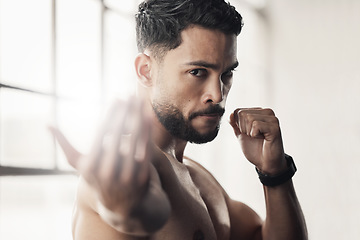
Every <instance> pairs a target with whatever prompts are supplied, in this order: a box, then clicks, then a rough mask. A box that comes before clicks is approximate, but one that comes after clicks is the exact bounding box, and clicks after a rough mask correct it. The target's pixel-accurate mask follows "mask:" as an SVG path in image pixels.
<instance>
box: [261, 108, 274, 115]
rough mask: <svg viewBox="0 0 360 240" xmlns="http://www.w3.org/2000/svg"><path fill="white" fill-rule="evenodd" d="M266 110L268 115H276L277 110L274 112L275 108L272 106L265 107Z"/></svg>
mask: <svg viewBox="0 0 360 240" xmlns="http://www.w3.org/2000/svg"><path fill="white" fill-rule="evenodd" d="M264 112H265V113H266V114H267V115H271V116H275V112H274V110H272V109H271V108H265V109H264Z"/></svg>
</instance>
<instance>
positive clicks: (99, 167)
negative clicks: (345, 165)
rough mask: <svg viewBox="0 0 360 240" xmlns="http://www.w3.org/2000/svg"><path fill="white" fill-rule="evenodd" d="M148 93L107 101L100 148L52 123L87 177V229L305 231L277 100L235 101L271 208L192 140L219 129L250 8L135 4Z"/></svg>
mask: <svg viewBox="0 0 360 240" xmlns="http://www.w3.org/2000/svg"><path fill="white" fill-rule="evenodd" d="M136 21H137V39H138V48H139V52H140V53H139V55H138V56H137V57H136V59H135V70H136V73H137V78H138V82H139V84H138V96H137V97H136V98H135V97H134V98H131V99H130V100H129V101H118V102H116V103H115V104H114V106H113V107H112V109H111V110H110V111H109V115H108V116H107V117H106V118H105V121H104V124H103V127H102V128H101V129H100V131H99V134H98V136H97V138H96V140H95V143H94V145H93V148H92V150H91V152H90V153H89V154H87V155H82V154H80V153H79V152H77V151H76V149H74V148H73V147H72V146H71V145H70V143H69V142H68V141H67V140H66V139H65V137H64V136H63V135H62V134H61V132H60V131H58V130H56V129H53V134H54V135H55V137H56V138H57V140H58V142H59V143H60V145H61V147H62V148H63V150H64V152H65V154H66V157H67V159H68V161H69V162H70V163H71V164H72V165H73V166H74V167H75V168H76V169H77V170H78V171H79V173H80V175H81V177H80V182H79V188H78V195H77V199H76V207H75V212H74V222H73V236H74V239H77V240H95V239H104V240H115V239H117V240H130V239H154V240H160V239H166V240H202V239H206V240H216V239H217V240H240V239H241V240H247V239H252V240H258V239H267V240H269V239H275V240H282V239H283V240H296V239H307V233H306V227H305V221H304V218H303V215H302V211H301V208H300V205H299V203H298V200H297V197H296V194H295V191H294V187H293V184H292V181H291V177H292V175H293V174H294V171H295V168H294V165H293V162H292V161H291V158H290V157H288V156H287V155H285V154H284V150H283V144H282V138H281V133H280V128H279V123H278V119H277V118H276V117H275V115H274V113H273V111H272V110H270V109H261V108H248V109H236V110H235V111H234V112H233V113H232V114H231V116H230V124H231V126H232V127H233V129H234V133H235V136H236V137H237V139H238V140H239V142H240V145H241V147H242V150H243V152H244V155H245V156H246V158H247V159H248V160H249V161H250V162H251V163H253V164H254V165H255V166H256V168H257V171H258V172H259V175H260V176H262V180H263V183H264V193H265V199H266V209H267V212H266V213H267V214H266V219H265V221H262V220H261V219H260V218H259V216H258V215H257V214H256V213H255V212H254V211H253V210H252V209H250V208H249V207H248V206H246V205H245V204H243V203H241V202H237V201H234V200H232V199H230V197H229V196H228V195H227V194H226V192H225V191H224V189H223V188H222V187H221V186H220V185H219V183H218V182H217V181H216V180H215V179H214V177H213V176H212V175H211V174H210V173H209V172H208V171H207V170H206V169H205V168H203V167H202V166H201V165H200V164H198V163H196V162H195V161H192V160H190V159H188V158H186V157H184V156H183V153H184V149H185V146H186V144H187V142H188V141H190V142H195V143H205V142H209V141H211V140H213V139H214V138H215V137H216V135H217V132H218V129H219V123H220V118H221V116H222V115H223V113H224V107H225V102H226V98H227V95H228V93H229V90H230V88H231V84H232V75H233V73H232V72H233V70H234V69H235V68H236V67H237V65H238V62H237V57H236V38H237V35H238V34H239V33H240V31H241V27H242V18H241V16H240V14H238V13H237V12H236V11H235V9H234V8H233V7H232V6H230V5H229V4H226V3H225V2H224V1H223V0H149V1H147V2H146V3H141V4H140V5H139V12H138V14H137V15H136Z"/></svg>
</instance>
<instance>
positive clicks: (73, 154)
mask: <svg viewBox="0 0 360 240" xmlns="http://www.w3.org/2000/svg"><path fill="white" fill-rule="evenodd" d="M48 129H49V131H50V132H51V134H52V135H53V136H54V138H55V139H56V140H57V142H58V143H59V145H60V147H61V149H62V150H63V152H64V154H65V157H66V159H67V160H68V162H69V164H70V165H71V166H72V167H74V168H76V169H77V166H78V162H79V159H80V157H81V156H82V154H81V153H80V152H79V151H77V150H76V149H75V148H74V147H73V146H72V145H71V143H70V142H69V141H68V140H67V138H66V137H65V136H64V134H63V133H62V132H61V131H60V130H59V129H58V128H56V127H53V126H49V127H48Z"/></svg>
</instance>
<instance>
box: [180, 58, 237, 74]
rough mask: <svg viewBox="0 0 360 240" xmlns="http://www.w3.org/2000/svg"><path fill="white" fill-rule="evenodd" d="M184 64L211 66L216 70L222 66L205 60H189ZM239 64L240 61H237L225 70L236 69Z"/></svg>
mask: <svg viewBox="0 0 360 240" xmlns="http://www.w3.org/2000/svg"><path fill="white" fill-rule="evenodd" d="M184 65H187V66H199V67H204V68H211V69H215V70H216V69H219V68H220V66H219V65H217V64H213V63H208V62H205V61H194V62H188V63H185V64H184ZM238 66H239V62H238V61H236V62H235V63H233V64H232V65H231V66H230V67H228V68H227V69H226V70H225V72H227V71H231V70H234V69H235V68H237V67H238Z"/></svg>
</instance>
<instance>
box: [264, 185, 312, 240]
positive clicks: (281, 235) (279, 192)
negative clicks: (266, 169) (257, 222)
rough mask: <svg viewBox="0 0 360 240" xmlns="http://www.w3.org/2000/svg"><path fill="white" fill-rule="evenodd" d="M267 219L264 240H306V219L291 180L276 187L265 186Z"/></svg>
mask: <svg viewBox="0 0 360 240" xmlns="http://www.w3.org/2000/svg"><path fill="white" fill-rule="evenodd" d="M264 193H265V201H266V219H265V222H264V225H263V228H262V236H263V240H273V239H274V240H282V239H284V240H288V239H292V240H306V239H307V230H306V224H305V219H304V216H303V213H302V210H301V207H300V204H299V202H298V199H297V196H296V193H295V190H294V186H293V183H292V181H291V180H289V181H287V182H286V183H284V184H281V185H278V186H275V187H266V186H264Z"/></svg>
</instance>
